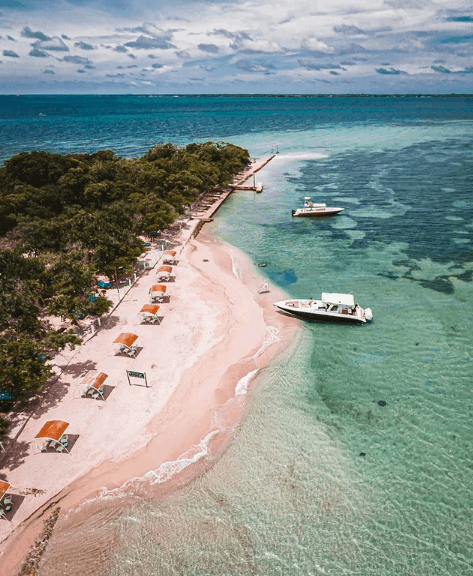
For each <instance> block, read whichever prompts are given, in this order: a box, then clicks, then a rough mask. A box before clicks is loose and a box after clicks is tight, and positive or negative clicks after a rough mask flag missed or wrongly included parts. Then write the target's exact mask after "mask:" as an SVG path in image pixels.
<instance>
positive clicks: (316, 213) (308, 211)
mask: <svg viewBox="0 0 473 576" xmlns="http://www.w3.org/2000/svg"><path fill="white" fill-rule="evenodd" d="M342 210H344V208H334V207H333V208H331V207H330V206H327V204H316V203H315V202H312V200H311V199H310V196H306V197H305V198H304V208H297V210H293V211H292V215H293V216H307V217H312V218H313V217H321V216H333V215H334V214H338V213H339V212H341V211H342Z"/></svg>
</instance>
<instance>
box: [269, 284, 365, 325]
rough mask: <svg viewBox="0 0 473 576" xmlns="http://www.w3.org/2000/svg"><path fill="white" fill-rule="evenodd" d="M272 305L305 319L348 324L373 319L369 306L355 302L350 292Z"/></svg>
mask: <svg viewBox="0 0 473 576" xmlns="http://www.w3.org/2000/svg"><path fill="white" fill-rule="evenodd" d="M274 306H276V307H277V308H279V309H280V310H282V311H283V312H288V313H289V314H293V315H294V316H299V317H300V318H305V319H307V320H325V321H329V322H345V323H349V324H359V323H366V322H369V321H371V320H372V319H373V312H372V311H371V308H365V309H363V308H361V306H359V304H355V299H354V298H353V295H352V294H334V293H327V292H323V293H322V299H321V300H313V299H312V298H309V299H296V300H282V301H280V302H275V303H274Z"/></svg>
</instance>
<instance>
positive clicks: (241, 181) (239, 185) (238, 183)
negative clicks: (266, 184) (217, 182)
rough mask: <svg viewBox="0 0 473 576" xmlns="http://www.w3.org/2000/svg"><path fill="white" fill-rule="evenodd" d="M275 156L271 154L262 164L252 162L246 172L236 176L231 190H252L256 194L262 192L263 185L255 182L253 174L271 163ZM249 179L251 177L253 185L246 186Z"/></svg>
mask: <svg viewBox="0 0 473 576" xmlns="http://www.w3.org/2000/svg"><path fill="white" fill-rule="evenodd" d="M275 156H276V154H273V155H272V156H270V157H269V158H267V159H266V160H263V161H262V162H254V163H253V164H252V165H251V166H250V167H249V169H248V170H246V171H244V172H242V173H240V174H237V175H236V176H235V178H234V179H233V184H232V185H231V188H232V190H252V191H253V192H258V193H261V192H263V184H261V182H256V181H255V174H256V173H257V172H259V171H260V170H261V168H263V167H264V166H266V164H268V163H269V162H271V160H272V159H273V158H274V157H275ZM251 177H253V184H247V182H248V180H249V179H250V178H251Z"/></svg>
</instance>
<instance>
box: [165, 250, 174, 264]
mask: <svg viewBox="0 0 473 576" xmlns="http://www.w3.org/2000/svg"><path fill="white" fill-rule="evenodd" d="M176 254H177V252H176V251H175V250H165V251H164V252H163V258H162V262H163V264H176Z"/></svg>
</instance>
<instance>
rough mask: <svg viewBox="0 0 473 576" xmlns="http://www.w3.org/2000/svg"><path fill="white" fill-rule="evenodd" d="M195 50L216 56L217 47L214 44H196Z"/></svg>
mask: <svg viewBox="0 0 473 576" xmlns="http://www.w3.org/2000/svg"><path fill="white" fill-rule="evenodd" d="M197 48H198V49H199V50H202V52H209V53H210V54H216V53H217V52H218V51H219V47H218V46H216V45H215V44H198V45H197Z"/></svg>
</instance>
